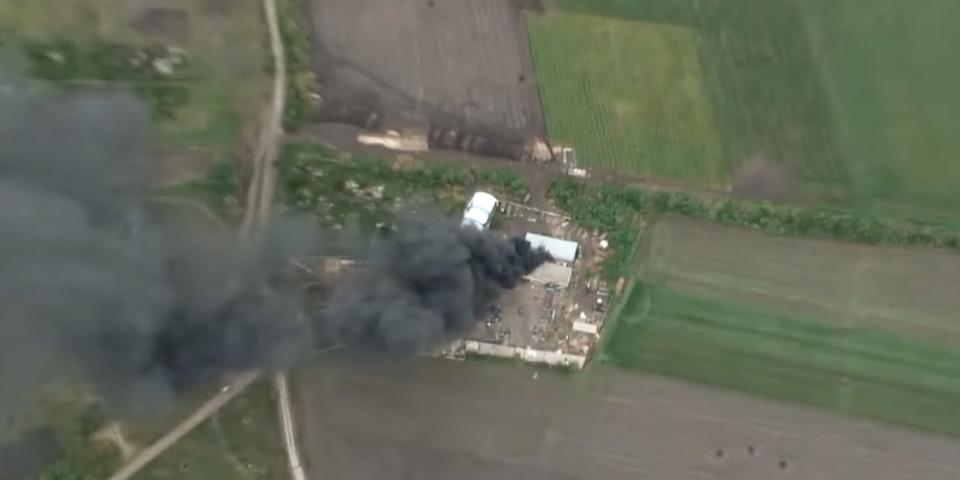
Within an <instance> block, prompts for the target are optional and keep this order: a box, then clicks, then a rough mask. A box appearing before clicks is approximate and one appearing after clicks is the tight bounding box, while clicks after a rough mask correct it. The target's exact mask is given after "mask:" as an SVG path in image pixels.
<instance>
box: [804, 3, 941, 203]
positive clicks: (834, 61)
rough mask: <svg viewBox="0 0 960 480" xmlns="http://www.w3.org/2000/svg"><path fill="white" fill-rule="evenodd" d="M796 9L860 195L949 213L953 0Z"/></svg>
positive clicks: (818, 5)
mask: <svg viewBox="0 0 960 480" xmlns="http://www.w3.org/2000/svg"><path fill="white" fill-rule="evenodd" d="M801 5H807V6H808V7H807V9H806V10H804V11H803V12H802V13H803V14H804V18H805V20H806V23H807V28H808V31H809V34H810V40H811V44H812V47H813V54H814V56H815V60H816V61H817V64H818V65H819V66H820V68H821V73H822V77H823V79H824V84H825V86H826V91H827V93H828V96H829V99H830V103H831V109H832V112H833V115H834V119H835V121H834V123H835V124H836V125H837V127H836V128H835V129H834V130H833V133H834V138H835V139H836V143H837V148H838V150H839V152H840V153H839V154H840V155H841V157H842V158H843V160H844V161H845V162H846V164H847V167H848V169H849V170H850V172H851V177H850V180H851V186H852V188H853V190H854V193H855V194H856V196H857V197H859V198H867V199H875V200H878V201H880V202H882V203H880V204H879V205H878V206H880V207H884V208H891V207H893V208H897V209H902V210H903V211H904V212H905V213H907V214H913V215H922V214H935V215H937V216H943V217H949V218H952V219H956V218H957V215H956V209H957V207H960V162H957V158H958V157H960V135H958V134H957V132H958V130H960V109H958V108H957V105H960V91H958V90H957V88H956V85H958V84H960V57H958V56H957V55H956V51H955V45H957V44H960V29H958V28H956V25H957V22H958V21H960V2H956V1H953V0H926V1H923V2H911V1H909V0H880V1H875V2H871V4H870V8H860V7H861V5H862V2H858V1H856V0H844V1H836V0H814V1H810V2H806V3H801Z"/></svg>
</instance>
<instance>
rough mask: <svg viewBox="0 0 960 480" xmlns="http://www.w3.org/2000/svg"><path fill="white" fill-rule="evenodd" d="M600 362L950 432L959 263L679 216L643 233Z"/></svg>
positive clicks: (958, 371) (929, 253)
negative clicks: (640, 253) (632, 279)
mask: <svg viewBox="0 0 960 480" xmlns="http://www.w3.org/2000/svg"><path fill="white" fill-rule="evenodd" d="M644 249H645V250H644V253H645V254H646V259H645V261H644V262H643V263H642V265H641V267H640V273H639V275H638V283H637V286H636V287H635V289H634V290H633V292H632V293H631V294H630V297H629V298H628V300H627V304H626V306H625V308H624V311H623V313H622V315H621V317H620V318H619V319H618V320H617V323H616V327H615V330H614V331H612V332H609V333H608V334H609V337H608V342H607V343H606V351H605V353H604V358H605V360H607V361H609V362H612V363H614V364H617V365H619V366H621V367H624V368H627V369H633V370H638V371H645V372H653V373H660V374H666V375H673V376H678V377H681V378H686V379H690V380H694V381H698V382H703V383H709V384H714V385H719V386H725V387H730V388H735V389H741V390H744V391H748V392H751V393H755V394H759V395H763V396H767V397H772V398H776V399H780V400H785V401H789V402H797V403H802V404H807V405H812V406H818V407H824V408H828V409H833V410H837V411H840V412H845V413H850V414H854V415H860V416H865V417H870V418H874V419H878V420H883V421H888V422H893V423H898V424H903V425H907V426H911V427H916V428H920V429H926V430H932V431H937V432H941V433H945V434H949V435H960V421H958V418H960V416H958V415H957V414H958V412H960V410H958V408H960V407H957V405H960V388H958V387H957V385H956V382H955V379H956V378H957V375H960V353H957V349H956V345H957V344H958V342H960V321H957V318H956V314H955V312H956V311H957V308H958V307H960V300H958V299H957V298H956V296H955V294H954V292H953V289H952V287H951V285H955V284H956V283H957V282H958V281H960V257H957V256H956V255H955V254H951V253H947V252H941V251H935V250H905V249H894V248H882V247H867V246H860V245H855V244H844V243H833V242H828V241H821V240H804V239H797V238H786V237H774V236H769V235H766V234H763V233H757V232H750V231H746V230H742V229H737V228H733V227H723V226H718V225H715V224H710V223H706V222H697V221H691V220H682V219H673V218H671V219H666V220H661V221H659V222H658V223H656V224H655V226H654V227H653V228H652V229H651V230H650V232H649V233H648V236H647V238H646V239H645V244H644Z"/></svg>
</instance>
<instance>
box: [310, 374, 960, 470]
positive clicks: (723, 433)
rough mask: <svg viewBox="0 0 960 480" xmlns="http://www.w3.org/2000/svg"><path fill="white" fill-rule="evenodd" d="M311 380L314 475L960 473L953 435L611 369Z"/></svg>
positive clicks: (339, 376)
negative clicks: (915, 429) (578, 371)
mask: <svg viewBox="0 0 960 480" xmlns="http://www.w3.org/2000/svg"><path fill="white" fill-rule="evenodd" d="M298 382H299V383H298V398H297V402H298V406H299V407H300V408H301V410H300V412H301V415H302V422H303V424H302V427H301V428H303V429H305V431H304V433H305V436H304V438H305V441H306V442H307V445H306V447H307V451H308V452H309V456H310V457H309V460H310V468H311V472H310V473H311V476H313V477H314V478H350V479H353V480H364V479H381V478H392V479H418V480H427V479H438V480H439V479H448V478H457V479H463V480H473V479H493V478H524V479H531V480H540V479H543V480H546V479H565V480H572V479H610V480H615V479H624V480H627V479H629V480H635V479H638V478H643V479H651V480H660V479H663V480H666V479H670V480H760V479H763V480H780V479H784V480H797V479H809V480H819V479H831V480H844V479H849V480H859V479H864V478H870V479H878V480H915V479H921V478H922V479H925V480H953V479H956V478H960V457H958V456H957V455H956V452H957V446H958V444H957V443H955V442H954V441H952V440H949V439H946V438H942V437H937V436H933V435H926V434H921V433H916V432H913V431H907V430H901V429H897V428H894V427H888V426H885V425H878V424H873V423H867V422H862V421H856V420H853V419H850V418H846V417H842V416H839V415H833V414H829V413H825V412H820V411H812V410H807V409H803V408H797V407H794V406H790V405H784V404H780V403H774V402H769V401H764V400H760V399H756V398H752V397H748V396H743V395H739V394H736V393H732V392H727V391H723V390H715V389H711V388H706V387H701V386H697V385H692V384H687V383H682V382H678V381H674V380H670V379H665V378H661V377H655V376H644V375H633V374H625V373H621V372H619V371H615V370H611V369H605V368H597V367H595V368H593V369H591V370H589V371H587V372H585V373H583V374H580V375H576V376H570V375H563V374H559V373H552V372H544V371H540V372H538V374H537V376H536V378H535V377H534V376H533V370H531V369H529V368H524V367H517V366H512V365H506V364H500V363H493V362H484V361H476V362H463V363H461V362H449V361H442V360H434V359H422V358H418V359H409V360H402V361H398V360H396V359H390V360H382V361H372V360H362V359H357V358H350V357H345V356H343V355H332V356H330V357H329V358H328V359H327V360H325V361H324V362H322V363H318V365H317V366H315V367H314V368H312V369H310V370H307V371H304V372H301V373H300V374H298Z"/></svg>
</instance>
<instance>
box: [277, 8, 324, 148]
mask: <svg viewBox="0 0 960 480" xmlns="http://www.w3.org/2000/svg"><path fill="white" fill-rule="evenodd" d="M277 17H278V18H277V21H278V23H279V27H280V39H281V41H282V42H283V47H284V48H283V53H284V60H285V61H286V66H287V92H286V99H285V103H284V109H283V129H284V130H286V131H288V132H294V131H297V130H299V129H300V127H302V126H303V125H305V124H306V123H307V122H308V121H309V116H310V115H309V114H310V106H311V101H310V96H311V94H313V93H314V92H316V90H317V79H316V76H315V74H314V72H313V69H312V67H311V65H310V37H309V36H308V35H307V32H306V29H305V26H304V24H303V22H304V15H303V12H302V8H301V4H300V2H299V0H279V1H278V2H277ZM271 73H272V72H271Z"/></svg>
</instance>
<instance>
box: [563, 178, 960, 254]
mask: <svg viewBox="0 0 960 480" xmlns="http://www.w3.org/2000/svg"><path fill="white" fill-rule="evenodd" d="M550 192H551V195H552V196H553V199H554V201H556V203H557V206H558V207H560V208H561V209H563V210H564V211H565V212H567V214H568V215H570V216H571V218H573V220H574V221H575V222H577V223H578V224H580V225H582V226H584V227H586V228H591V229H601V230H604V231H607V232H609V234H610V242H611V247H614V248H623V247H624V245H622V244H615V243H614V238H616V237H618V236H619V235H620V232H621V231H623V230H624V229H625V227H623V226H622V225H619V224H618V222H617V220H616V218H628V215H626V214H625V213H624V211H625V210H626V209H629V210H631V211H633V212H634V213H636V212H640V213H657V214H674V215H682V216H685V217H692V218H704V219H709V220H713V221H716V222H720V223H724V224H728V225H737V226H741V227H747V228H753V229H758V230H764V231H767V232H771V233H776V234H781V235H797V236H817V237H826V238H834V239H838V240H852V241H858V242H864V243H871V244H885V245H917V246H929V247H948V248H954V249H960V230H957V229H956V228H952V227H950V226H948V225H931V224H922V223H918V222H913V221H909V220H898V219H892V218H880V217H869V216H859V215H855V214H852V213H850V212H843V211H837V210H829V209H819V208H812V209H805V208H799V207H791V206H786V205H777V204H773V203H769V202H759V201H750V200H735V199H712V200H705V199H703V198H700V197H697V196H695V195H692V194H689V193H686V192H663V191H658V192H654V193H652V194H649V195H648V194H647V193H646V192H645V191H643V190H640V189H636V188H623V187H611V186H602V187H588V186H585V185H583V184H581V183H579V182H577V181H575V180H573V179H571V178H568V177H565V178H562V179H560V180H558V181H557V182H555V183H554V184H553V186H551V189H550ZM648 197H649V198H651V201H650V202H649V203H647V202H645V199H646V198H648ZM621 223H622V222H621ZM620 240H622V241H629V240H630V238H628V237H626V236H623V237H622V238H620Z"/></svg>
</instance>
